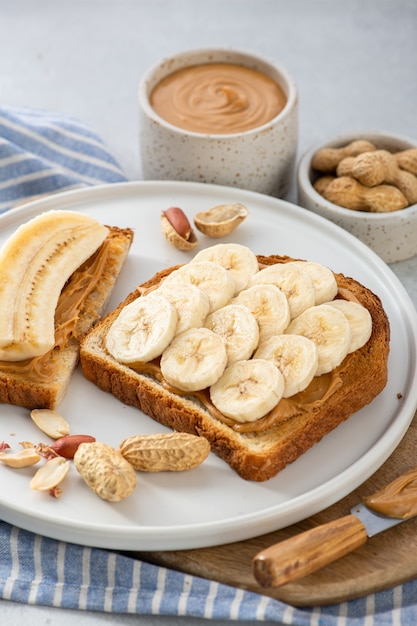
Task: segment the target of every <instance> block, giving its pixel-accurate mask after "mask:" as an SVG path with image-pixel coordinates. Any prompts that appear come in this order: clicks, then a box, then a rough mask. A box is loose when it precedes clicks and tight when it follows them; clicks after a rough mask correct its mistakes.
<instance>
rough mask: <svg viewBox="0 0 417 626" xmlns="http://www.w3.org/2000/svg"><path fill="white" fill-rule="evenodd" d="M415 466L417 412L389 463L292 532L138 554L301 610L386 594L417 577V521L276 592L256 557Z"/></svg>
mask: <svg viewBox="0 0 417 626" xmlns="http://www.w3.org/2000/svg"><path fill="white" fill-rule="evenodd" d="M416 464H417V413H416V415H415V416H414V419H413V421H412V423H411V425H410V427H409V429H408V431H407V433H406V434H405V436H404V438H403V440H402V441H401V443H400V445H399V446H398V447H397V448H396V450H395V451H394V452H393V454H392V455H391V456H390V458H389V459H388V460H387V461H386V462H385V463H384V465H383V466H382V467H381V468H380V469H379V470H378V471H377V472H375V474H373V475H372V476H371V477H370V478H369V479H368V480H367V481H366V482H365V483H363V484H362V485H360V487H358V488H357V489H355V491H353V492H352V493H350V494H349V495H348V496H346V497H345V498H343V499H342V500H340V501H339V502H337V503H336V504H334V505H332V506H331V507H328V508H327V509H325V510H324V511H321V512H320V513H318V514H316V515H313V516H312V517H309V518H308V519H306V520H303V521H301V522H299V523H297V524H294V525H292V526H289V527H287V528H284V529H281V530H278V531H276V532H273V533H268V534H267V535H263V536H261V537H256V538H254V539H249V540H246V541H239V542H236V543H231V544H227V545H223V546H216V547H210V548H200V549H196V550H179V551H166V552H135V553H133V555H134V556H137V557H138V558H141V559H142V560H145V561H148V562H151V563H155V564H158V565H162V566H166V567H169V568H171V569H175V570H178V571H181V572H185V573H188V574H193V575H195V576H200V577H202V578H208V579H210V580H215V581H217V582H220V583H224V584H227V585H232V586H234V587H239V588H242V589H247V590H250V591H255V592H257V593H262V594H264V595H267V596H271V597H273V598H276V599H277V600H281V601H283V602H286V603H288V604H292V605H294V606H299V607H302V606H317V605H321V604H333V603H338V602H344V601H346V600H351V599H354V598H358V597H361V596H364V595H367V594H369V593H374V592H376V591H381V590H383V589H387V588H390V587H393V586H395V585H398V584H401V583H404V582H407V581H409V580H411V579H412V578H415V577H416V576H417V559H416V556H415V555H416V551H417V518H414V519H411V520H409V521H407V522H405V523H403V524H400V525H399V526H396V527H395V528H393V529H391V530H387V531H386V532H384V533H381V534H379V535H376V536H375V537H372V538H370V539H368V541H367V543H366V544H365V545H364V546H362V547H361V548H359V549H357V550H356V551H355V552H352V553H351V554H349V555H347V556H345V557H343V558H341V559H339V560H338V561H336V562H334V563H332V564H331V565H328V566H326V567H325V568H323V569H322V570H320V571H319V572H316V573H314V574H310V575H309V576H306V577H305V578H303V579H301V580H299V581H296V582H293V583H288V584H287V585H284V586H282V587H280V588H277V589H270V588H263V587H260V586H259V585H258V583H257V582H256V580H255V578H254V577H253V574H252V559H253V557H254V556H255V555H256V554H257V553H258V552H259V551H260V550H262V549H264V548H266V547H267V546H269V545H271V544H273V543H276V542H278V541H282V540H283V539H287V538H288V537H291V536H293V535H295V534H298V533H299V532H302V531H304V530H307V529H309V528H311V527H313V526H317V525H318V524H323V523H325V522H328V521H330V520H333V519H336V518H338V517H342V516H343V515H347V514H348V513H349V512H350V509H351V508H352V507H353V506H355V504H357V503H358V502H361V500H362V499H363V497H365V496H366V495H369V494H371V493H373V492H374V491H376V490H377V489H379V488H381V487H383V486H384V485H386V484H387V483H388V482H391V481H392V480H393V479H394V478H396V477H397V476H399V475H400V474H402V473H403V472H405V471H406V470H408V469H410V468H411V467H413V466H415V465H416ZM130 554H132V553H130Z"/></svg>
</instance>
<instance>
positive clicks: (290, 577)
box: [252, 466, 417, 587]
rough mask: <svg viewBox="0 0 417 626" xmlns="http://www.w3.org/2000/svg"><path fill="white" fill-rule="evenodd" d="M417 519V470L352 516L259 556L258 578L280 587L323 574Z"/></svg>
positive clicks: (255, 569)
mask: <svg viewBox="0 0 417 626" xmlns="http://www.w3.org/2000/svg"><path fill="white" fill-rule="evenodd" d="M394 514H396V515H397V516H394ZM416 515H417V466H416V467H414V468H412V469H411V470H408V471H407V472H405V473H404V474H402V475H401V476H399V477H398V478H396V479H395V480H394V481H392V482H391V483H389V484H388V485H387V486H386V487H384V488H382V489H380V490H379V491H377V492H376V493H374V494H373V495H371V496H368V497H367V498H365V502H364V503H360V504H358V505H356V506H354V507H353V508H352V509H351V511H350V515H345V516H344V517H340V518H338V519H335V520H332V521H331V522H328V523H326V524H321V525H320V526H316V527H314V528H311V529H310V530H307V531H305V532H303V533H300V534H298V535H295V536H293V537H290V538H289V539H286V540H284V541H281V542H278V543H275V544H273V545H271V546H269V547H267V548H265V549H264V550H262V551H261V552H258V554H256V555H255V557H254V558H253V562H252V565H253V574H254V577H255V579H256V580H257V582H258V583H259V584H260V585H261V586H262V587H280V586H281V585H284V584H286V583H288V582H291V581H294V580H297V579H299V578H302V577H303V576H306V575H307V574H311V573H313V572H315V571H317V570H319V569H321V568H322V567H324V566H325V565H328V564H329V563H332V562H333V561H336V560H337V559H339V558H341V557H342V556H345V555H346V554H349V552H352V551H353V550H356V549H357V548H359V547H360V546H362V545H364V544H365V543H366V541H367V539H368V538H369V537H373V536H374V535H376V534H378V533H381V532H384V531H385V530H388V529H389V528H392V527H393V526H396V525H397V524H401V523H402V522H405V521H407V520H409V519H411V518H412V517H414V516H416Z"/></svg>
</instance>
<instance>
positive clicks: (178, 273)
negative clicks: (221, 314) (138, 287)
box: [164, 261, 236, 313]
mask: <svg viewBox="0 0 417 626" xmlns="http://www.w3.org/2000/svg"><path fill="white" fill-rule="evenodd" d="M173 283H191V284H192V285H195V286H196V287H198V288H199V289H201V290H202V291H204V293H205V294H206V295H207V297H208V299H209V304H210V313H211V312H212V311H216V310H217V309H220V307H222V306H224V305H225V304H227V303H228V302H229V300H230V299H231V298H232V297H233V295H234V293H235V291H236V283H235V281H234V280H233V278H232V276H231V274H230V273H229V272H228V271H227V270H226V269H225V268H224V267H222V266H221V265H217V263H214V262H213V261H201V262H196V263H194V262H191V263H187V264H186V265H182V266H181V267H179V268H178V269H177V270H175V271H174V272H172V273H171V274H169V275H168V276H167V277H166V278H165V280H164V284H167V285H171V284H173Z"/></svg>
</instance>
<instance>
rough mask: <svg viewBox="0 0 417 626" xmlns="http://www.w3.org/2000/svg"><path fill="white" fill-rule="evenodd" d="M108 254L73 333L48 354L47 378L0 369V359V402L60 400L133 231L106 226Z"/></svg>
mask: <svg viewBox="0 0 417 626" xmlns="http://www.w3.org/2000/svg"><path fill="white" fill-rule="evenodd" d="M108 228H109V234H108V236H107V241H108V244H109V248H108V254H107V257H106V261H105V265H104V267H103V272H102V276H101V277H100V281H99V282H98V284H97V287H96V288H95V289H94V290H93V291H92V292H91V293H90V294H89V296H88V297H87V298H86V300H85V302H84V305H83V308H82V310H81V311H80V313H79V318H78V322H77V326H76V331H75V335H76V337H74V336H73V337H71V339H70V340H69V342H67V344H66V345H65V346H63V347H60V348H55V349H54V350H53V351H52V352H51V353H50V355H49V357H48V372H50V376H49V377H48V378H46V377H43V378H40V379H39V380H35V379H34V377H33V376H31V377H28V376H27V374H25V372H24V371H22V372H13V373H10V372H9V373H8V372H7V371H2V369H1V362H0V402H2V403H6V404H14V405H17V406H23V407H26V408H28V409H34V408H48V409H52V408H55V407H56V406H57V405H58V404H59V402H60V401H61V400H62V398H63V396H64V394H65V391H66V389H67V386H68V383H69V381H70V378H71V375H72V373H73V371H74V369H75V367H76V366H77V364H78V361H79V352H80V345H79V339H80V338H81V337H82V336H84V335H85V333H86V332H87V331H88V330H89V329H90V328H91V326H92V325H93V324H94V323H95V322H96V321H97V320H98V319H99V318H100V316H101V314H102V312H103V310H104V309H105V307H106V304H107V302H108V299H109V297H110V294H111V291H112V289H113V286H114V284H115V282H116V279H117V277H118V275H119V273H120V270H121V268H122V266H123V264H124V261H125V259H126V256H127V254H128V251H129V249H130V246H131V243H132V241H133V231H132V230H131V229H129V228H118V227H116V226H109V227H108Z"/></svg>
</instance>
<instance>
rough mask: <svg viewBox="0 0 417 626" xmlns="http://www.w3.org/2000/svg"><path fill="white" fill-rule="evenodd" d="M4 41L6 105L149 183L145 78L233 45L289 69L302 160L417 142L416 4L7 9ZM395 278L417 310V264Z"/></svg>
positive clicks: (120, 620) (401, 268) (33, 5)
mask: <svg viewBox="0 0 417 626" xmlns="http://www.w3.org/2000/svg"><path fill="white" fill-rule="evenodd" d="M0 32H1V36H0V103H1V104H8V105H29V106H34V107H39V108H47V109H52V110H56V111H62V112H66V113H70V114H72V115H75V116H77V117H79V118H80V119H82V120H83V121H84V122H85V123H86V124H88V125H89V126H91V127H92V128H93V129H94V130H96V132H97V133H98V134H99V135H100V136H101V137H102V138H103V139H104V141H105V142H106V143H107V144H108V146H109V148H110V150H111V151H112V152H113V154H114V155H115V156H116V158H117V159H118V160H119V163H120V164H121V166H122V167H123V169H124V171H125V173H126V175H127V177H128V178H129V179H131V180H141V177H142V174H141V164H140V157H139V149H138V122H137V100H136V92H137V84H138V80H139V78H140V76H141V75H142V74H143V72H144V71H145V70H146V69H147V67H148V66H149V65H150V64H153V63H154V62H155V61H157V60H158V59H159V58H160V57H163V56H166V55H169V54H171V53H174V52H177V51H179V50H183V49H186V48H194V47H204V46H210V45H227V46H235V47H240V48H245V49H248V50H253V51H255V52H259V53H262V54H264V55H266V56H267V57H269V58H272V59H276V60H278V61H279V62H280V63H281V64H283V65H285V66H286V67H287V69H288V70H289V71H290V72H291V73H292V75H293V76H294V78H295V80H296V82H297V84H298V88H299V95H300V109H299V111H300V119H299V124H300V136H299V156H301V154H302V153H303V152H304V151H305V150H307V149H308V148H309V147H310V146H311V145H315V144H316V143H317V142H319V141H321V140H322V139H326V138H327V137H330V136H332V135H334V134H338V133H339V132H354V131H357V130H385V131H387V132H394V133H399V134H403V135H409V136H411V137H414V138H415V139H417V106H416V104H417V1H416V0H345V1H344V2H343V1H342V0H206V2H203V1H202V0H60V1H59V2H57V1H56V0H55V1H54V0H37V1H36V2H34V1H33V0H13V2H10V0H0ZM287 199H288V200H290V201H291V202H296V192H295V185H293V187H292V189H291V191H290V193H289V195H288V197H287ZM392 269H393V271H394V272H395V273H396V275H397V276H398V277H399V279H400V280H401V281H402V282H403V284H404V285H405V287H406V289H407V290H408V292H409V294H410V296H411V298H412V300H413V302H414V305H415V306H416V307H417V279H416V274H417V257H416V258H414V259H411V260H408V261H404V262H401V263H398V264H395V265H393V266H392ZM0 616H1V621H2V623H9V624H13V625H14V626H19V625H20V624H27V623H30V624H31V626H38V625H39V626H40V625H41V624H44V625H46V624H52V623H53V624H54V625H55V626H63V625H65V626H66V625H69V626H70V625H72V624H74V625H75V624H77V623H78V622H79V620H80V617H81V618H82V623H83V625H84V626H97V625H98V624H126V625H128V624H129V625H130V624H137V623H146V624H149V625H150V626H164V625H166V626H174V625H175V626H182V625H186V624H191V623H192V624H199V623H206V620H197V619H188V618H183V617H159V616H149V617H148V616H146V617H140V616H128V615H105V614H101V613H100V614H97V613H92V612H91V613H90V612H87V613H85V612H83V613H82V615H80V613H79V612H77V611H66V610H59V609H52V608H51V609H49V608H45V607H31V606H26V605H20V604H16V603H11V602H5V601H2V602H0ZM212 623H213V624H214V625H216V626H221V625H222V624H223V622H218V621H214V622H212ZM249 626H250V624H249Z"/></svg>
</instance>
